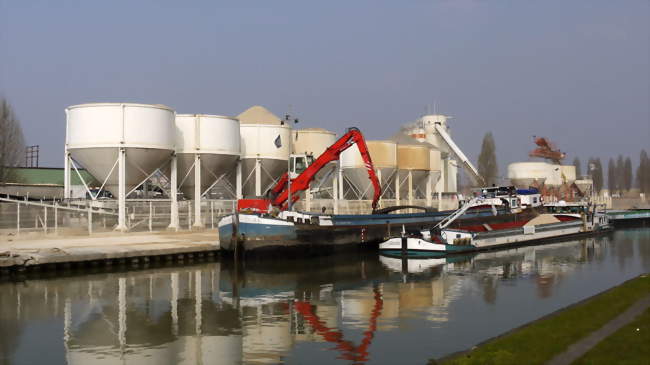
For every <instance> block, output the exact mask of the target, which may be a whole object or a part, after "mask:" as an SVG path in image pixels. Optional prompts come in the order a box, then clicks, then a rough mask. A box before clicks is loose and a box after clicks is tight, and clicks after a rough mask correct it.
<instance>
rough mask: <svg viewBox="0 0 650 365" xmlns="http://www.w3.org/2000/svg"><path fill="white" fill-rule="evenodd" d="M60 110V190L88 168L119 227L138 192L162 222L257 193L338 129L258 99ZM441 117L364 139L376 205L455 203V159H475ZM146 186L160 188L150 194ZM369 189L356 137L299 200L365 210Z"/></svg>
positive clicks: (70, 194)
mask: <svg viewBox="0 0 650 365" xmlns="http://www.w3.org/2000/svg"><path fill="white" fill-rule="evenodd" d="M66 116H67V118H66V143H65V152H64V153H65V164H64V165H65V168H64V179H63V180H64V186H65V188H64V192H63V195H64V198H65V199H68V200H69V199H74V198H76V197H78V196H79V194H78V193H77V194H75V193H74V191H75V189H74V188H73V185H74V184H73V182H74V181H76V180H73V177H74V176H78V177H79V176H81V175H79V172H80V171H82V169H85V170H86V171H87V172H88V173H89V174H90V175H91V176H92V177H93V178H94V180H96V181H95V182H94V183H93V184H89V181H87V180H86V178H84V179H81V182H82V186H84V188H85V189H86V190H87V191H86V192H87V196H89V197H90V200H91V204H97V203H92V202H96V201H97V200H98V190H101V191H108V192H110V193H111V194H112V196H114V197H115V198H116V200H115V201H113V204H114V208H116V209H117V211H118V212H119V213H118V216H119V218H118V224H117V227H116V228H117V229H118V230H123V231H124V230H128V229H129V227H128V222H127V218H128V217H127V201H129V202H132V201H142V199H145V200H146V199H149V200H151V199H155V201H157V202H162V201H167V202H169V203H168V209H169V210H168V214H169V215H168V219H169V228H172V229H178V228H179V224H180V223H179V222H180V219H181V218H179V217H181V216H183V217H184V218H183V219H185V221H191V225H192V227H195V228H201V227H204V226H205V224H206V220H205V215H206V214H208V210H209V214H211V215H214V212H213V210H214V206H215V204H217V205H218V206H219V207H220V208H222V209H221V210H220V211H223V209H227V208H231V207H233V206H234V203H233V202H234V200H236V199H239V198H242V197H259V196H263V195H264V194H265V193H266V192H267V191H268V190H269V189H270V188H271V187H272V186H273V185H274V184H275V182H276V181H277V180H278V179H279V177H280V176H281V175H282V174H283V173H284V172H286V171H287V169H288V168H289V161H290V160H291V161H294V162H293V163H294V164H296V166H294V167H298V168H299V167H300V166H298V165H300V164H306V163H308V161H310V158H316V157H318V156H319V155H320V154H321V153H322V152H323V151H325V149H327V148H328V147H329V146H330V145H331V144H332V143H334V142H335V141H336V139H337V135H336V133H335V132H334V131H328V130H325V129H321V128H309V129H303V130H295V129H293V127H292V125H291V123H290V121H289V120H288V118H284V119H281V118H278V117H277V116H276V115H274V114H273V113H271V112H270V111H269V110H267V109H266V108H264V107H262V106H253V107H251V108H249V109H247V110H245V111H244V112H242V113H241V114H239V115H238V116H237V117H228V116H219V115H206V114H176V112H175V111H174V110H173V109H172V108H169V107H167V106H164V105H147V104H134V103H92V104H81V105H74V106H70V107H68V108H67V109H66ZM447 119H448V118H447V117H446V116H443V115H426V116H424V117H422V118H420V119H418V120H417V121H416V122H415V123H412V124H409V125H407V126H406V127H404V128H403V129H402V130H401V131H400V132H399V133H397V134H396V135H395V136H393V137H392V138H390V139H387V140H377V141H367V145H368V148H369V150H370V154H371V157H372V159H373V162H374V165H375V169H376V172H377V174H378V176H379V179H380V181H381V185H382V196H381V199H382V200H381V202H380V204H381V205H383V206H390V205H400V204H402V205H419V206H433V207H436V208H438V209H453V208H455V207H456V206H457V204H458V202H457V200H456V190H457V186H456V175H457V169H458V166H459V163H458V162H457V161H460V163H461V164H465V166H469V167H470V168H471V170H472V171H475V169H474V168H473V166H471V163H469V161H468V160H467V159H466V157H465V156H464V155H463V154H462V152H461V151H460V150H459V149H458V147H457V146H456V145H455V144H454V143H453V141H451V137H450V136H449V127H448V125H447ZM290 156H293V158H292V159H290ZM91 185H92V186H95V187H97V186H98V187H99V189H94V190H93V189H91ZM152 190H153V191H155V192H157V194H148V192H150V191H152ZM371 190H372V189H371V187H370V182H369V180H368V177H367V172H366V171H365V167H364V164H363V161H362V160H361V158H360V155H359V152H358V149H357V147H356V146H353V147H352V148H350V149H348V150H346V151H345V152H344V153H343V154H342V155H341V158H340V161H338V162H332V163H330V164H329V165H328V167H327V168H325V169H323V170H322V171H320V172H319V173H318V175H317V177H316V179H315V181H314V182H313V183H312V185H311V187H310V189H308V191H306V192H304V193H303V196H302V199H301V201H299V203H298V204H297V206H296V209H302V210H308V211H309V210H314V211H316V210H318V211H320V210H321V209H331V211H332V212H334V213H361V212H363V213H365V212H367V211H369V207H370V205H369V204H370V201H369V199H370V197H369V194H370V191H371ZM179 202H181V203H182V204H181V203H179ZM179 204H181V205H182V206H179ZM102 207H110V203H109V202H106V201H103V202H102ZM179 210H181V212H180V213H179ZM158 211H159V212H160V211H161V209H158ZM179 214H180V215H179ZM210 219H211V220H212V221H213V220H214V218H213V217H211V218H210Z"/></svg>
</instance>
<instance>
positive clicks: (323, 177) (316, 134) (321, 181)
mask: <svg viewBox="0 0 650 365" xmlns="http://www.w3.org/2000/svg"><path fill="white" fill-rule="evenodd" d="M291 134H292V136H293V137H292V152H291V153H294V154H304V155H311V156H313V157H314V160H315V159H317V158H318V157H319V156H320V155H321V154H323V152H325V150H326V149H327V148H328V147H330V146H331V145H332V144H334V142H336V134H335V133H334V132H330V131H328V130H325V129H322V128H307V129H301V130H294V131H293V132H292V133H291ZM335 170H336V162H330V163H329V164H328V165H327V167H325V168H323V169H322V170H321V171H319V172H318V173H317V174H316V176H315V178H314V180H313V182H312V183H311V184H310V188H311V189H312V190H313V189H316V188H320V189H319V190H320V191H326V190H327V191H329V194H327V195H325V196H322V197H323V198H325V197H327V198H331V197H332V181H333V180H334V177H335V176H336V171H335ZM319 195H320V194H319ZM318 197H321V196H318Z"/></svg>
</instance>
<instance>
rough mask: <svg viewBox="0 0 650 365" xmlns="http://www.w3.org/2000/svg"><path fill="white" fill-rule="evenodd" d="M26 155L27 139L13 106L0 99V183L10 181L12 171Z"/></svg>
mask: <svg viewBox="0 0 650 365" xmlns="http://www.w3.org/2000/svg"><path fill="white" fill-rule="evenodd" d="M24 154H25V137H24V136H23V130H22V128H21V127H20V121H18V118H16V115H15V114H14V111H13V109H12V108H11V105H10V104H9V102H8V101H7V100H6V99H5V98H0V182H3V181H8V180H9V179H10V177H11V176H10V172H11V169H8V167H14V166H19V165H20V163H21V161H22V160H23V157H24Z"/></svg>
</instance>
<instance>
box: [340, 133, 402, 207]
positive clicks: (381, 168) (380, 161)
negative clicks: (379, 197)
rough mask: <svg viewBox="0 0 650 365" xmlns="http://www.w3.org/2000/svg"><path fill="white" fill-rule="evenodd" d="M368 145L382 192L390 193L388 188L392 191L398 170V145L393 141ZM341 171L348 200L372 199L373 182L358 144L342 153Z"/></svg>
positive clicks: (368, 143)
mask: <svg viewBox="0 0 650 365" xmlns="http://www.w3.org/2000/svg"><path fill="white" fill-rule="evenodd" d="M366 145H367V146H368V152H369V153H370V158H371V159H372V164H373V165H374V167H375V171H376V172H377V175H378V176H377V177H378V178H379V184H380V185H381V188H382V191H384V192H386V191H388V190H387V188H388V187H390V188H391V189H392V187H393V185H391V184H394V181H395V171H396V169H397V144H396V143H395V142H393V141H366ZM341 169H343V176H344V179H345V180H344V197H345V198H346V199H372V197H373V194H374V189H373V187H372V182H371V181H370V179H369V178H368V171H367V170H366V167H365V164H364V162H363V158H362V157H361V153H360V152H359V147H357V145H356V144H355V145H354V146H352V147H350V148H348V149H347V150H345V151H343V153H341ZM379 175H381V176H379ZM388 195H390V194H388ZM388 195H386V196H385V197H389V196H388Z"/></svg>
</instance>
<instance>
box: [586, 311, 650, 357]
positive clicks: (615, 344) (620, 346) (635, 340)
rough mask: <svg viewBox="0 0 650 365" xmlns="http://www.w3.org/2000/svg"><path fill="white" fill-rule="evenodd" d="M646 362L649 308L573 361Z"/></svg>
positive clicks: (649, 349) (649, 354) (649, 345)
mask: <svg viewBox="0 0 650 365" xmlns="http://www.w3.org/2000/svg"><path fill="white" fill-rule="evenodd" d="M647 363H650V308H649V309H646V311H645V312H644V313H643V314H641V315H639V316H638V317H636V319H635V320H634V321H632V322H630V323H628V324H627V325H625V326H623V327H622V328H621V329H619V330H618V331H616V332H614V334H612V335H611V336H609V337H607V338H606V339H604V340H603V341H601V342H600V343H598V344H597V345H596V346H595V347H594V348H592V349H591V350H589V351H588V352H587V353H586V354H584V356H582V357H581V358H579V359H578V360H576V361H575V362H574V364H576V365H582V364H590V365H599V364H603V365H610V364H619V365H626V364H630V365H631V364H647Z"/></svg>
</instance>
